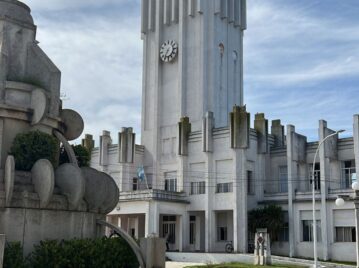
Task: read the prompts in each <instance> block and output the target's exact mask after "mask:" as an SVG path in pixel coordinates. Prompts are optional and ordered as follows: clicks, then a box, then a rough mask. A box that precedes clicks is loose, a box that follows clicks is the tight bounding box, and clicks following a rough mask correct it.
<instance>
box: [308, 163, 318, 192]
mask: <svg viewBox="0 0 359 268" xmlns="http://www.w3.org/2000/svg"><path fill="white" fill-rule="evenodd" d="M309 174H310V175H309V178H310V184H309V185H310V190H311V189H312V181H313V164H311V165H309ZM314 182H315V190H320V163H315V166H314Z"/></svg>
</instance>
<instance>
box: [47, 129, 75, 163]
mask: <svg viewBox="0 0 359 268" xmlns="http://www.w3.org/2000/svg"><path fill="white" fill-rule="evenodd" d="M53 133H54V135H55V137H56V138H57V139H58V140H59V141H60V142H61V143H62V145H63V146H64V147H65V151H66V153H67V156H68V157H69V161H70V163H71V164H74V165H75V166H76V167H78V166H79V164H78V163H77V158H76V155H75V152H74V149H73V148H72V146H71V145H70V143H69V142H68V141H67V139H66V138H65V137H64V135H62V133H61V132H60V131H58V130H56V129H54V131H53Z"/></svg>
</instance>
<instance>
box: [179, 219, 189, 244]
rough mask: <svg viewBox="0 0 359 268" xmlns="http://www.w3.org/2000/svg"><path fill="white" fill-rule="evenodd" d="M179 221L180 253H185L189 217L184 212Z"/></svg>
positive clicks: (187, 241)
mask: <svg viewBox="0 0 359 268" xmlns="http://www.w3.org/2000/svg"><path fill="white" fill-rule="evenodd" d="M180 217H181V219H180V226H179V227H180V239H181V242H180V247H179V250H180V251H186V249H187V248H188V244H189V216H188V213H187V212H185V213H184V214H182V215H181V216H180Z"/></svg>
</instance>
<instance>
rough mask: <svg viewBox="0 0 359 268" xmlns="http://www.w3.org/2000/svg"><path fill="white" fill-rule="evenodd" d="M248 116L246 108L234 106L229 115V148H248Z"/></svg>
mask: <svg viewBox="0 0 359 268" xmlns="http://www.w3.org/2000/svg"><path fill="white" fill-rule="evenodd" d="M249 128H250V114H249V113H247V112H246V106H234V107H233V112H231V113H230V133H231V148H233V149H246V148H248V147H249Z"/></svg>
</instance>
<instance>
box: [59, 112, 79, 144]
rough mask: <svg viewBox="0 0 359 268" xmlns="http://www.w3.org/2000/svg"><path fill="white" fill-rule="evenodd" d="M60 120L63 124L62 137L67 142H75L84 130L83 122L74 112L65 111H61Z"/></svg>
mask: <svg viewBox="0 0 359 268" xmlns="http://www.w3.org/2000/svg"><path fill="white" fill-rule="evenodd" d="M61 119H62V122H63V124H64V133H63V134H64V137H65V138H66V139H67V140H70V141H72V140H75V139H77V138H78V137H80V136H81V134H82V132H83V130H84V121H83V119H82V117H81V115H79V114H78V113H77V112H76V111H74V110H70V109H65V110H62V111H61Z"/></svg>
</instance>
